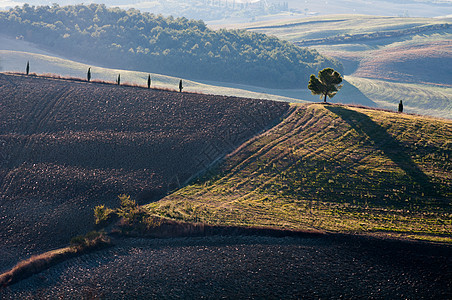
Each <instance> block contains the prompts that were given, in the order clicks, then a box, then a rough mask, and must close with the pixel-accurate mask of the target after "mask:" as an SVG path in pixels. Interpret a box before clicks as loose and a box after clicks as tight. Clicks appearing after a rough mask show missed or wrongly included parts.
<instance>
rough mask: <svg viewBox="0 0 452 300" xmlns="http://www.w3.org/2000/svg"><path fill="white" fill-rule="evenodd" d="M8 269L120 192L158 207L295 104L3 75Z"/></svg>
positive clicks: (0, 119)
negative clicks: (169, 196) (160, 200)
mask: <svg viewBox="0 0 452 300" xmlns="http://www.w3.org/2000/svg"><path fill="white" fill-rule="evenodd" d="M0 86H1V88H0V99H1V100H0V101H1V102H0V103H1V105H0V142H1V143H0V147H1V148H0V158H1V159H2V160H1V161H0V191H1V195H0V216H1V218H0V240H1V241H2V243H1V245H0V254H1V258H0V262H1V263H0V265H1V266H2V267H1V269H6V268H7V267H10V266H11V264H14V263H15V262H17V260H18V259H21V258H23V257H27V256H29V255H30V254H33V253H36V252H42V251H44V250H47V249H49V248H54V247H57V246H60V245H66V243H67V242H68V241H69V239H70V238H71V237H73V236H75V235H77V234H81V233H84V232H86V231H87V230H89V229H90V228H91V227H92V224H93V207H94V206H96V205H99V204H101V203H105V204H107V205H109V206H117V205H118V204H119V201H118V199H117V195H118V194H119V193H127V194H130V195H132V196H134V197H135V198H137V199H138V201H139V202H140V203H144V202H149V201H155V200H157V199H159V198H160V197H161V196H163V195H165V194H166V193H167V192H168V191H170V190H172V189H175V188H177V187H179V186H180V185H182V184H183V183H184V182H185V181H186V180H188V179H189V178H190V177H191V176H193V175H195V174H196V173H197V172H199V171H202V170H203V169H204V168H205V167H207V166H209V165H210V164H211V163H212V162H214V161H215V160H217V159H219V158H221V157H223V156H224V155H225V154H227V153H228V152H230V151H231V150H232V149H234V148H235V147H236V146H237V145H239V144H240V143H242V142H244V141H245V140H247V139H249V138H250V137H252V136H253V135H254V134H256V133H258V132H259V131H261V130H263V129H265V128H267V127H268V126H271V125H272V124H274V122H277V121H279V118H280V117H281V116H282V115H283V114H284V113H285V112H286V111H287V109H288V107H289V105H288V104H287V103H284V102H271V101H263V100H252V99H244V98H234V97H223V96H212V95H200V94H190V93H177V92H172V91H162V90H152V89H151V90H148V89H144V88H137V87H125V86H121V87H118V86H115V85H109V84H100V83H86V82H76V81H68V80H57V79H45V78H39V77H33V76H30V77H26V76H19V75H6V74H0Z"/></svg>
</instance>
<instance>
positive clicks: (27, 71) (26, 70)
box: [25, 61, 30, 75]
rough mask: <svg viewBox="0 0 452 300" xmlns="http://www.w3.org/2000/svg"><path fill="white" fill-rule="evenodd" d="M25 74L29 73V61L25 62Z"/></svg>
mask: <svg viewBox="0 0 452 300" xmlns="http://www.w3.org/2000/svg"><path fill="white" fill-rule="evenodd" d="M25 73H26V74H27V75H28V74H29V73H30V61H27V67H26V68H25Z"/></svg>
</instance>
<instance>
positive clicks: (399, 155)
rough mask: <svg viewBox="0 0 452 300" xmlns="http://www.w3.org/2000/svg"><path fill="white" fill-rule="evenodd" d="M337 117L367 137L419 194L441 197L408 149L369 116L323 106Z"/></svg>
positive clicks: (337, 107)
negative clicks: (403, 173)
mask: <svg viewBox="0 0 452 300" xmlns="http://www.w3.org/2000/svg"><path fill="white" fill-rule="evenodd" d="M325 107H326V109H328V110H329V111H331V112H333V113H334V114H336V115H338V116H339V117H340V118H342V120H344V121H345V122H347V123H348V124H349V125H350V126H351V127H352V128H353V129H355V130H356V131H357V132H358V133H359V134H364V135H367V136H368V137H369V138H370V140H372V141H373V142H374V144H375V147H376V148H377V149H379V150H381V151H382V152H383V153H384V154H385V155H386V156H387V157H388V158H389V159H390V160H392V161H393V162H394V163H395V164H396V165H397V166H398V167H399V168H401V169H402V170H403V171H404V172H405V173H406V174H407V176H408V177H410V179H411V180H412V181H414V182H415V183H416V184H418V185H419V186H420V189H421V192H422V193H424V195H428V196H430V197H441V196H440V195H439V194H438V193H437V191H436V189H435V185H434V184H433V183H432V182H431V181H430V179H429V177H428V176H427V175H425V173H424V172H423V171H422V170H421V169H420V168H419V167H418V166H417V165H416V163H415V162H414V161H413V160H412V159H411V157H410V156H409V155H408V151H409V149H408V148H407V147H405V146H404V145H403V144H402V143H400V142H399V141H398V140H397V139H395V138H394V137H393V136H392V135H390V134H389V133H388V132H387V131H386V129H385V128H383V127H381V126H380V125H379V124H377V123H375V122H374V121H373V120H372V119H371V118H370V117H369V116H367V115H365V114H363V113H359V112H357V111H355V110H350V109H346V108H344V107H341V106H325Z"/></svg>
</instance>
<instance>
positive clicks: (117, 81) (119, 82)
mask: <svg viewBox="0 0 452 300" xmlns="http://www.w3.org/2000/svg"><path fill="white" fill-rule="evenodd" d="M116 83H117V84H118V85H121V74H118V79H117V80H116Z"/></svg>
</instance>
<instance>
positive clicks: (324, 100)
mask: <svg viewBox="0 0 452 300" xmlns="http://www.w3.org/2000/svg"><path fill="white" fill-rule="evenodd" d="M323 103H326V94H325V98H323Z"/></svg>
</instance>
